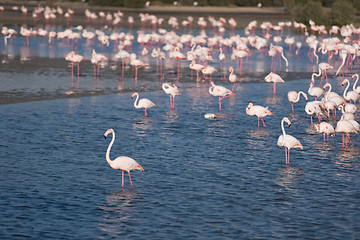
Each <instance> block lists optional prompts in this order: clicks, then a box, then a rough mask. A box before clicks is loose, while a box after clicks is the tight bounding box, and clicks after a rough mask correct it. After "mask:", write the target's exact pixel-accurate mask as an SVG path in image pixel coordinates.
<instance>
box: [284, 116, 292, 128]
mask: <svg viewBox="0 0 360 240" xmlns="http://www.w3.org/2000/svg"><path fill="white" fill-rule="evenodd" d="M283 121H284V122H287V124H288V126H289V127H290V126H291V122H290V120H289V119H288V118H287V117H284V118H283Z"/></svg>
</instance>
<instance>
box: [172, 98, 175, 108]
mask: <svg viewBox="0 0 360 240" xmlns="http://www.w3.org/2000/svg"><path fill="white" fill-rule="evenodd" d="M172 108H173V109H175V97H174V96H173V97H172Z"/></svg>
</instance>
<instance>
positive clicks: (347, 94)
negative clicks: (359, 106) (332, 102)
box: [341, 79, 359, 103]
mask: <svg viewBox="0 0 360 240" xmlns="http://www.w3.org/2000/svg"><path fill="white" fill-rule="evenodd" d="M345 83H347V86H346V88H345V90H344V94H343V97H344V99H346V100H347V101H349V102H350V103H351V100H352V101H354V103H355V102H356V100H358V99H359V93H358V92H356V91H347V90H348V89H349V86H350V82H349V79H344V81H342V83H341V85H343V86H344V84H345Z"/></svg>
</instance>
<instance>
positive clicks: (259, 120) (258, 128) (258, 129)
mask: <svg viewBox="0 0 360 240" xmlns="http://www.w3.org/2000/svg"><path fill="white" fill-rule="evenodd" d="M259 128H260V117H258V130H259Z"/></svg>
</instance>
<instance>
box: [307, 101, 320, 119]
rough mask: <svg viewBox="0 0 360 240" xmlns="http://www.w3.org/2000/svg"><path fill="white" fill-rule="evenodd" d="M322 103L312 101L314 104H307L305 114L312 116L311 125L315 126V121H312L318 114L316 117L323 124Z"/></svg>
mask: <svg viewBox="0 0 360 240" xmlns="http://www.w3.org/2000/svg"><path fill="white" fill-rule="evenodd" d="M320 104H321V102H320V101H312V102H307V103H306V105H305V112H306V113H307V114H308V115H310V117H311V125H313V119H312V115H313V114H316V116H317V117H318V119H319V122H321V117H320V115H321V114H322V113H321V108H320Z"/></svg>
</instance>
